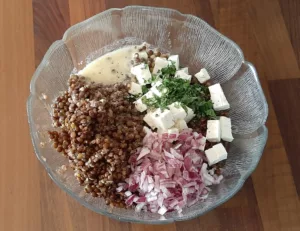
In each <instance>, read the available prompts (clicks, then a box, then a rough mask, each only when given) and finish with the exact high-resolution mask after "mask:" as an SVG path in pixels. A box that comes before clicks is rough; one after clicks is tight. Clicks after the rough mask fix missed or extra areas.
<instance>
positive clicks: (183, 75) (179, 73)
mask: <svg viewBox="0 0 300 231" xmlns="http://www.w3.org/2000/svg"><path fill="white" fill-rule="evenodd" d="M175 78H179V79H184V80H187V81H191V79H192V76H191V75H188V74H186V73H185V71H183V70H179V71H176V73H175Z"/></svg>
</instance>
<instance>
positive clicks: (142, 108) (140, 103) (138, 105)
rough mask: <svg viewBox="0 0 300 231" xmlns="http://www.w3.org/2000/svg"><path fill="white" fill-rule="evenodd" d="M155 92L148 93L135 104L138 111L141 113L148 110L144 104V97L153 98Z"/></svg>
mask: <svg viewBox="0 0 300 231" xmlns="http://www.w3.org/2000/svg"><path fill="white" fill-rule="evenodd" d="M153 96H154V95H153V92H151V91H148V92H147V93H146V94H145V95H143V96H142V97H141V98H139V99H138V100H136V101H134V102H133V103H134V104H135V108H136V110H138V111H139V112H144V111H146V110H147V108H148V107H147V105H146V104H144V103H143V100H142V99H143V97H146V98H147V99H149V98H152V97H153Z"/></svg>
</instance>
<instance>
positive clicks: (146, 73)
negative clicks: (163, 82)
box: [131, 63, 151, 85]
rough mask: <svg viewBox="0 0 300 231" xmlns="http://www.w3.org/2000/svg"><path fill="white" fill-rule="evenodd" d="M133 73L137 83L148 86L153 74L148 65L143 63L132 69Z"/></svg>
mask: <svg viewBox="0 0 300 231" xmlns="http://www.w3.org/2000/svg"><path fill="white" fill-rule="evenodd" d="M131 73H132V74H133V75H135V76H136V79H137V81H138V82H139V84H141V85H146V84H147V82H148V81H149V80H150V79H151V72H150V70H149V67H148V65H146V64H145V63H141V64H139V65H137V66H134V67H132V68H131Z"/></svg>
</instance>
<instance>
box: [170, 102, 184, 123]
mask: <svg viewBox="0 0 300 231" xmlns="http://www.w3.org/2000/svg"><path fill="white" fill-rule="evenodd" d="M168 108H169V109H170V111H171V112H172V114H173V118H174V120H178V119H184V118H185V117H186V116H187V113H186V112H185V110H184V109H183V107H182V106H181V105H180V103H179V102H175V103H172V104H170V105H169V106H168Z"/></svg>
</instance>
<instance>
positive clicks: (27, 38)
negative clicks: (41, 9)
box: [0, 0, 42, 231]
mask: <svg viewBox="0 0 300 231" xmlns="http://www.w3.org/2000/svg"><path fill="white" fill-rule="evenodd" d="M33 45H34V44H33V20H32V5H31V1H30V0H24V1H18V0H11V1H0V82H1V84H0V89H1V90H0V111H1V113H0V125H1V132H0V140H1V141H0V156H1V160H0V230H1V231H4V230H11V231H17V230H41V212H40V211H41V207H40V199H41V190H40V188H39V178H40V177H39V175H40V173H41V172H42V169H41V168H39V163H38V162H37V161H36V157H35V155H34V153H33V148H32V144H31V140H30V137H29V135H28V134H29V130H28V125H27V117H26V109H25V105H26V99H27V97H28V93H29V81H30V78H31V75H32V74H33V72H34V52H33V51H34V48H33Z"/></svg>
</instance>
